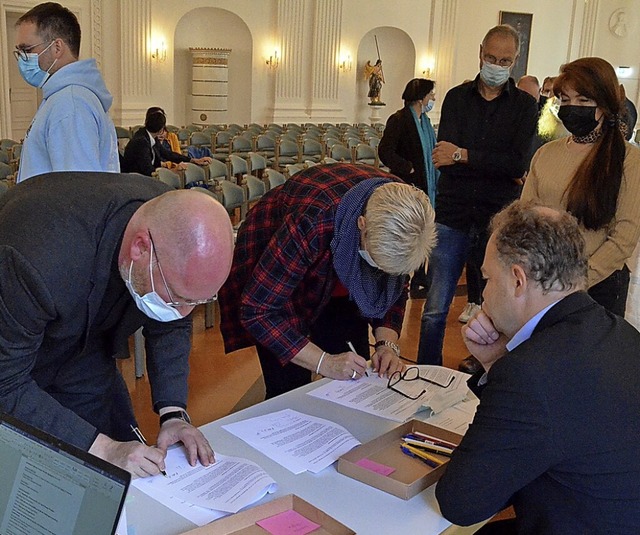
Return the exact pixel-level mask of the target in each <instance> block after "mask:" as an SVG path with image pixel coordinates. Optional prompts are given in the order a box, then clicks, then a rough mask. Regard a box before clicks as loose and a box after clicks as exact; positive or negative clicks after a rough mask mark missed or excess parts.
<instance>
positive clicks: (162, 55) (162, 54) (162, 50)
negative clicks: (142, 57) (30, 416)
mask: <svg viewBox="0 0 640 535" xmlns="http://www.w3.org/2000/svg"><path fill="white" fill-rule="evenodd" d="M151 59H153V60H154V61H156V62H158V63H163V62H164V61H166V59H167V47H166V46H165V44H164V41H162V43H160V46H158V45H156V48H155V49H154V50H152V52H151Z"/></svg>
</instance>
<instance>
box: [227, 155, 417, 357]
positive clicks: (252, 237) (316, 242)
mask: <svg viewBox="0 0 640 535" xmlns="http://www.w3.org/2000/svg"><path fill="white" fill-rule="evenodd" d="M380 176H384V177H387V178H390V179H392V180H396V181H397V180H398V179H397V178H396V177H394V176H392V175H389V174H387V173H384V172H382V171H380V170H379V169H375V168H373V167H369V166H365V165H350V164H329V165H322V166H315V167H311V168H309V169H307V170H305V171H301V172H299V173H296V174H295V175H294V176H293V177H292V178H290V179H289V180H287V182H285V183H284V184H283V185H282V186H279V187H277V188H275V189H272V190H271V191H269V192H268V193H267V194H266V195H264V196H263V197H262V199H261V200H260V202H258V203H257V204H256V205H255V206H254V207H253V208H252V209H251V210H250V211H249V214H248V215H247V218H246V220H245V221H244V223H243V224H242V226H241V227H240V230H239V232H238V238H237V242H236V248H235V251H234V255H233V266H232V268H231V274H230V275H229V279H228V280H227V282H226V283H225V285H224V286H223V287H222V289H221V290H220V293H219V302H220V310H221V317H222V320H221V325H220V328H221V331H222V336H223V338H224V345H225V350H226V351H227V352H231V351H235V350H236V349H241V348H243V347H249V346H252V345H255V344H256V342H257V343H259V344H260V345H263V346H265V347H267V348H268V349H269V350H270V351H271V352H272V353H273V354H274V355H277V357H278V358H279V359H280V361H281V362H282V363H283V364H286V363H287V362H289V361H290V360H291V359H292V358H293V357H295V355H296V354H297V353H298V352H299V351H300V350H301V349H303V348H304V347H305V346H306V345H307V344H308V343H309V341H308V339H307V336H308V334H309V330H310V326H311V325H313V322H314V321H315V320H316V319H317V317H318V316H319V315H320V312H321V311H322V309H323V308H324V307H325V306H326V304H327V303H328V301H329V299H330V297H331V294H332V292H333V290H334V288H335V287H336V285H337V284H339V279H338V276H337V274H336V273H335V271H334V269H333V257H332V253H331V247H330V244H331V240H332V238H333V232H334V218H335V213H336V209H337V207H338V204H339V203H340V199H341V198H342V196H343V195H344V194H345V193H346V192H347V191H348V190H349V189H351V188H352V187H354V186H355V185H356V184H358V183H359V182H361V181H362V180H366V179H368V178H373V177H380ZM406 299H407V292H406V289H405V291H404V292H403V293H402V295H401V296H400V298H399V299H398V301H397V302H396V303H395V304H394V305H393V306H392V307H391V308H390V309H389V311H388V312H387V314H386V316H385V317H384V318H383V319H381V320H371V321H370V323H371V325H372V326H373V327H374V328H376V327H379V326H385V327H389V328H391V329H393V330H395V331H396V332H398V333H399V332H400V330H401V328H402V321H403V318H404V309H405V303H406Z"/></svg>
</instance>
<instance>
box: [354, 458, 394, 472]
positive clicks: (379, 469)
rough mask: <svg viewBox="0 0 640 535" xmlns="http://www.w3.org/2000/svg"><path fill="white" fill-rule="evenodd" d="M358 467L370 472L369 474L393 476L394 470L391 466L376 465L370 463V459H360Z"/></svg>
mask: <svg viewBox="0 0 640 535" xmlns="http://www.w3.org/2000/svg"><path fill="white" fill-rule="evenodd" d="M356 464H357V465H358V466H361V467H362V468H364V469H365V470H370V471H371V472H375V473H376V474H382V475H383V476H388V475H389V474H393V473H394V472H395V471H396V469H395V468H392V467H391V466H386V465H384V464H380V463H377V462H375V461H372V460H371V459H367V458H366V457H365V458H364V459H360V460H359V461H358V462H357V463H356Z"/></svg>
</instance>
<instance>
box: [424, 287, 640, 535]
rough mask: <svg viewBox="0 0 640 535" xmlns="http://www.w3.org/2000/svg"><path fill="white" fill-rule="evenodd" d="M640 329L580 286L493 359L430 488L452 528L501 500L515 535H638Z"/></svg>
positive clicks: (481, 514) (495, 509) (494, 510)
mask: <svg viewBox="0 0 640 535" xmlns="http://www.w3.org/2000/svg"><path fill="white" fill-rule="evenodd" d="M639 377H640V334H639V333H638V332H637V331H636V330H635V329H634V328H633V327H632V326H630V325H629V324H628V323H627V322H626V321H624V320H623V319H621V318H619V317H618V316H615V315H614V314H611V313H610V312H607V311H606V310H605V309H604V308H602V307H601V306H599V305H597V304H596V303H595V302H594V301H593V300H592V299H591V298H590V297H589V296H588V295H587V294H586V293H584V292H577V293H574V294H571V295H569V296H568V297H566V298H564V299H563V300H562V301H560V302H559V303H557V304H556V305H555V306H554V307H552V308H551V309H550V310H549V311H548V312H547V313H546V314H545V315H544V317H543V318H542V320H541V321H540V323H539V324H538V326H537V327H536V329H535V331H534V333H533V335H532V336H531V338H530V339H529V340H527V341H526V342H524V343H522V344H520V345H519V346H518V347H517V348H515V349H514V350H513V351H512V352H510V353H509V354H508V355H506V356H505V357H503V358H501V359H500V360H499V361H498V362H496V363H495V364H494V365H493V366H492V367H491V370H490V371H489V375H488V382H487V385H486V386H485V388H484V390H483V391H482V397H481V401H480V405H479V407H478V411H477V413H476V416H475V418H474V421H473V423H472V424H471V426H470V427H469V430H468V432H467V434H466V436H465V437H464V439H463V440H462V443H461V444H460V447H459V448H458V450H457V451H456V452H455V453H454V455H453V457H452V459H451V462H450V463H449V465H448V467H447V471H446V472H445V474H444V476H443V477H442V479H441V480H440V482H439V483H438V486H437V488H436V497H437V499H438V502H439V503H440V508H441V510H442V514H443V515H444V516H445V517H446V518H447V519H448V520H450V521H452V522H453V523H456V524H462V525H469V524H473V523H474V522H479V521H481V520H483V519H486V518H489V517H490V516H492V515H493V514H495V513H497V512H498V511H500V510H501V509H502V508H503V507H505V506H506V505H508V504H512V505H513V506H514V508H515V511H516V517H517V525H518V533H524V534H532V535H533V534H535V535H540V534H545V535H546V534H558V535H560V534H562V535H566V534H568V533H571V534H574V533H575V534H578V533H579V534H580V535H586V534H593V535H595V534H598V535H601V534H605V533H616V534H622V533H625V534H626V533H628V534H632V533H640V483H639V482H640V380H638V378H639Z"/></svg>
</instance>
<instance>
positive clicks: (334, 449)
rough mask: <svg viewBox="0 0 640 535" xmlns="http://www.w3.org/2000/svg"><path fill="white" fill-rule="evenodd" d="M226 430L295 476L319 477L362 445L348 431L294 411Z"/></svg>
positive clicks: (252, 419)
mask: <svg viewBox="0 0 640 535" xmlns="http://www.w3.org/2000/svg"><path fill="white" fill-rule="evenodd" d="M222 427H223V428H224V429H226V430H227V431H229V432H230V433H232V434H234V435H235V436H237V437H239V438H241V439H242V440H244V441H245V442H246V443H247V444H249V445H251V446H253V447H254V448H256V449H257V450H258V451H260V452H261V453H263V454H265V455H266V456H267V457H269V458H270V459H273V460H274V461H276V462H277V463H279V464H280V465H282V466H284V467H285V468H286V469H287V470H290V471H291V472H293V473H294V474H300V473H302V472H304V471H305V470H308V471H310V472H313V473H318V472H320V470H323V469H324V468H326V467H327V466H329V465H330V464H332V463H334V462H335V461H336V460H338V458H339V457H340V456H341V455H343V454H344V453H347V452H348V451H349V450H351V449H353V448H355V447H356V446H357V445H359V444H360V442H359V441H358V440H356V438H355V437H354V436H353V435H351V434H350V433H349V432H348V431H347V430H346V429H345V428H344V427H342V426H340V425H338V424H334V423H333V422H330V421H329V420H324V419H322V418H316V417H315V416H309V415H307V414H303V413H301V412H297V411H294V410H291V409H285V410H282V411H278V412H274V413H271V414H265V415H264V416H258V417H256V418H250V419H249V420H243V421H241V422H235V423H232V424H228V425H223V426H222Z"/></svg>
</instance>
